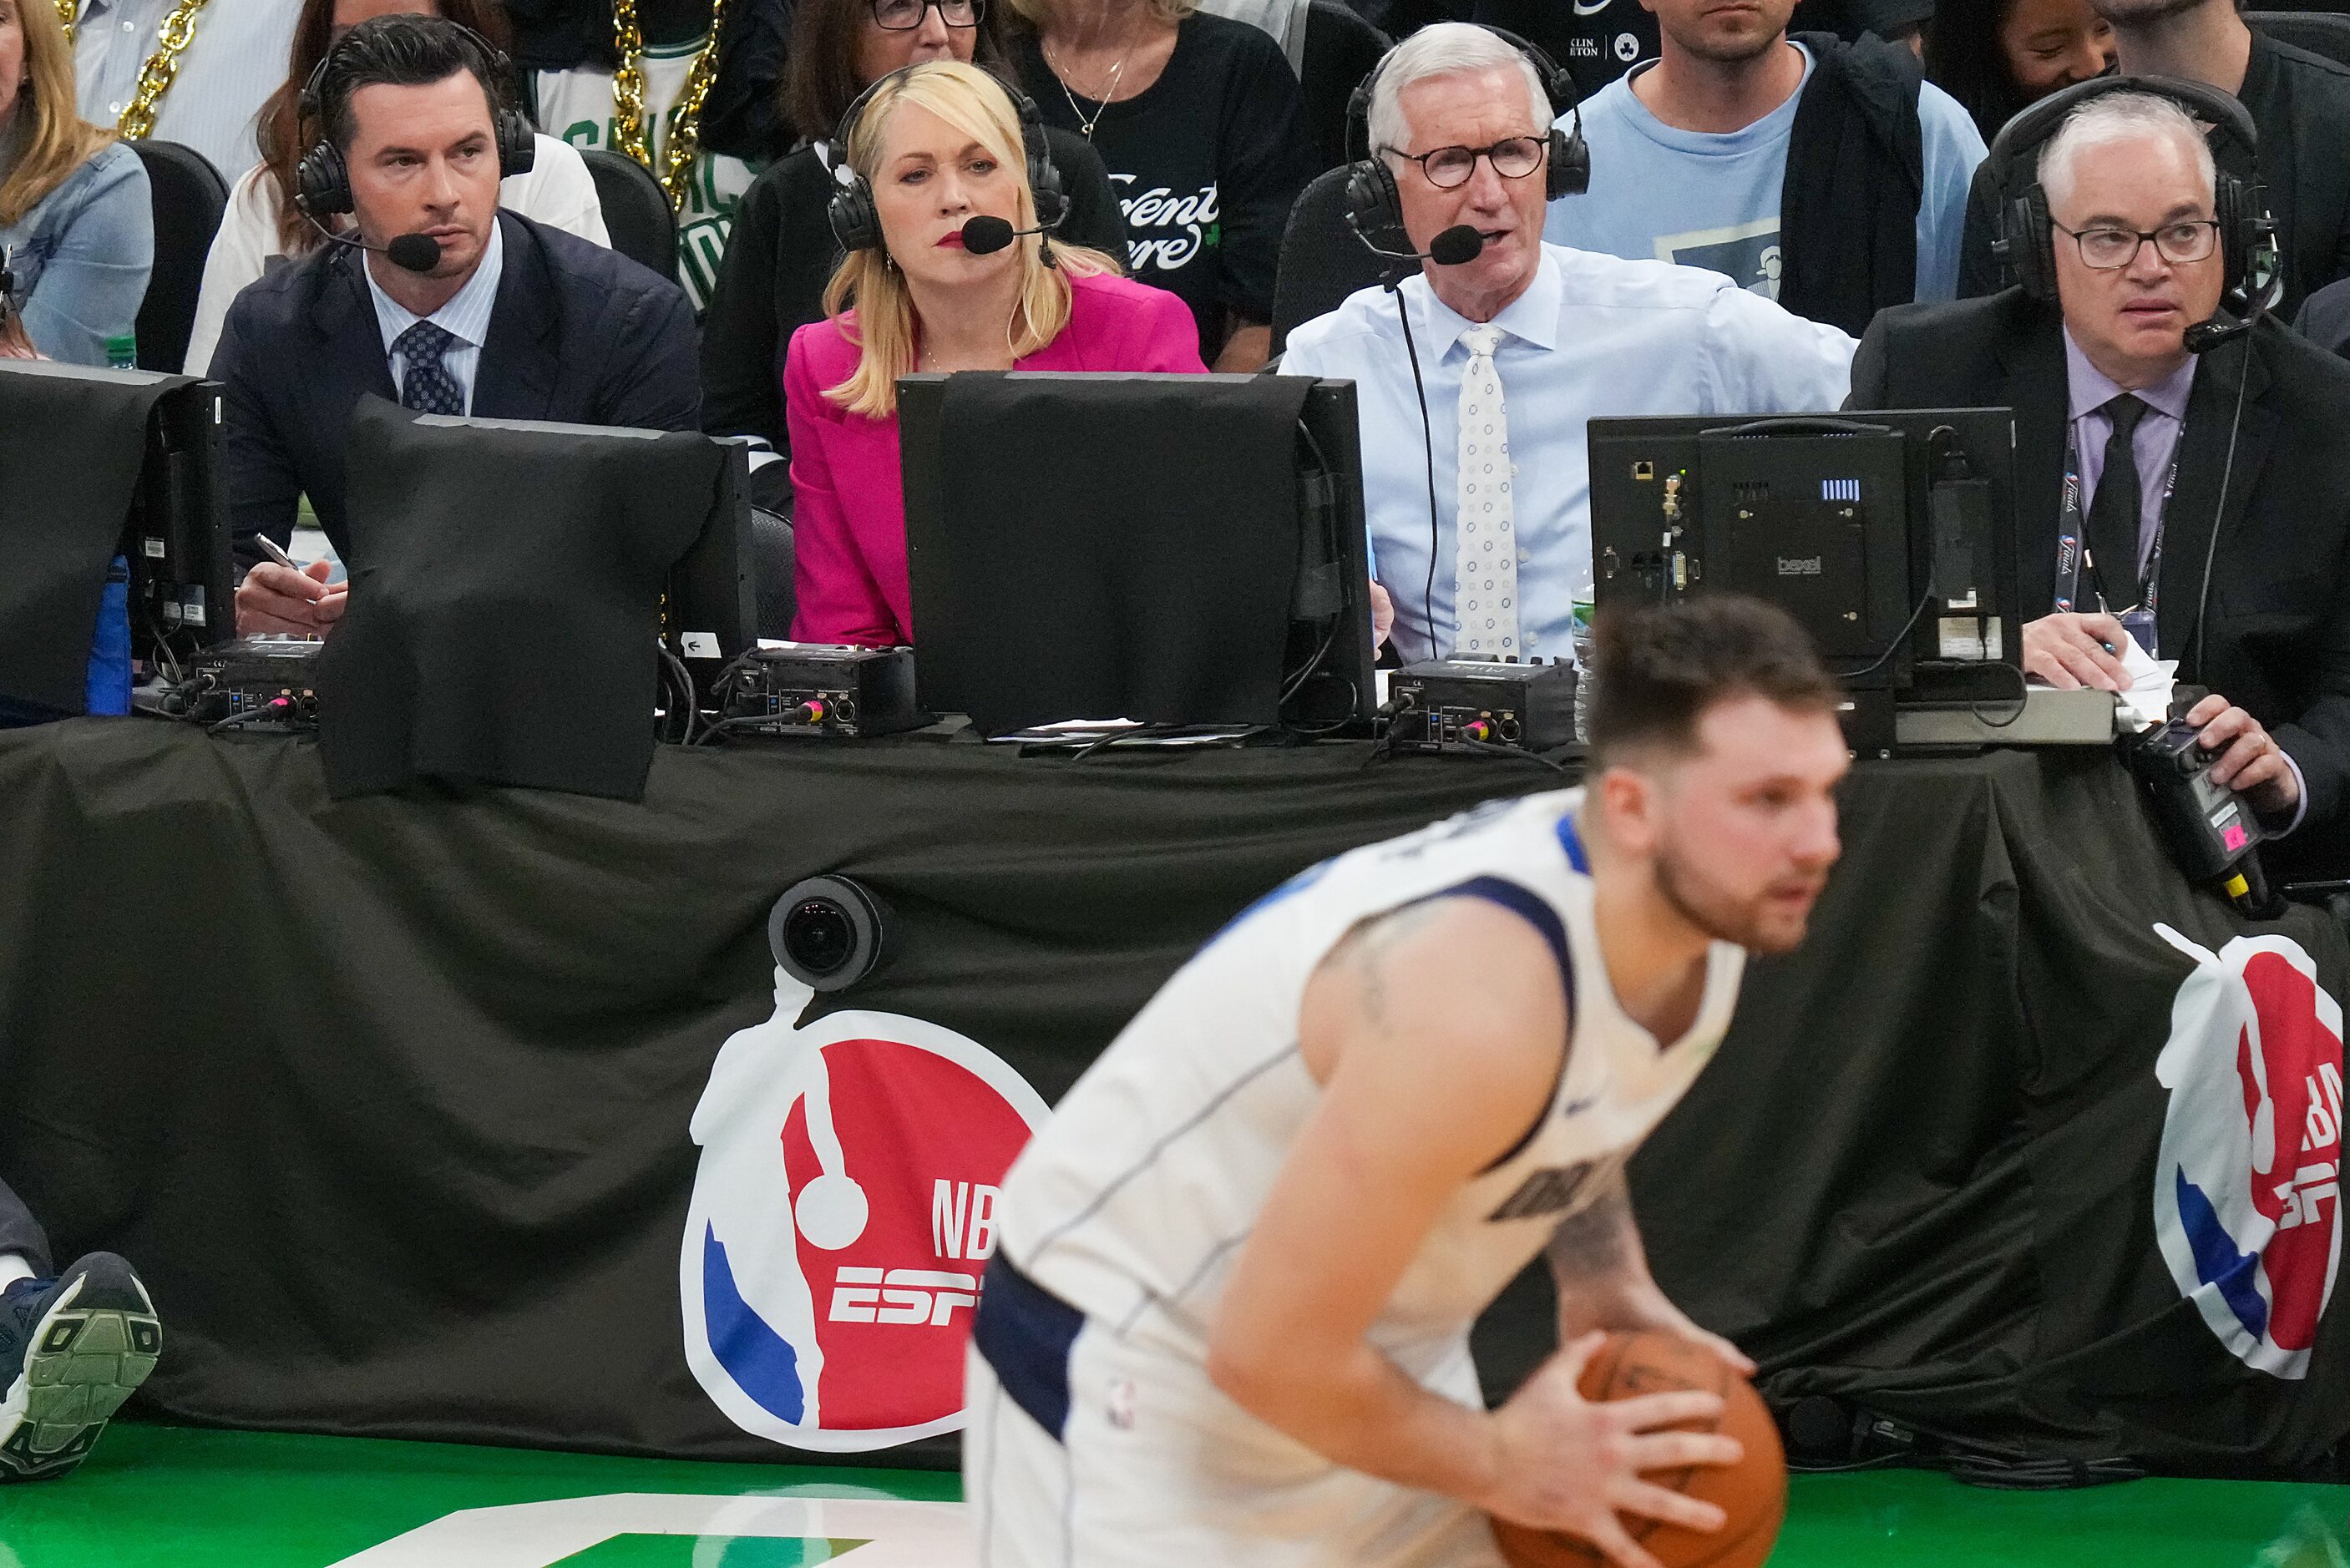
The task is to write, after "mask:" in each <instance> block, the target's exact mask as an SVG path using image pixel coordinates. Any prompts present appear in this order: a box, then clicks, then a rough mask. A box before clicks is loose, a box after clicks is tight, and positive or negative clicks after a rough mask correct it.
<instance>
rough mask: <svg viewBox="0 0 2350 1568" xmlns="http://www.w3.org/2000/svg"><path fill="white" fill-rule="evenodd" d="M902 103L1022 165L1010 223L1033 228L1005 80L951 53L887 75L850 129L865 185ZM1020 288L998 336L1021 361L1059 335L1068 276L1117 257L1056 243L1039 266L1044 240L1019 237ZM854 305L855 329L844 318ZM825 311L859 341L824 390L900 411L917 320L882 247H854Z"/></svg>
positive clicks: (1032, 203) (1109, 265)
mask: <svg viewBox="0 0 2350 1568" xmlns="http://www.w3.org/2000/svg"><path fill="white" fill-rule="evenodd" d="M901 103H910V104H916V105H919V106H920V107H921V108H923V109H928V110H930V111H931V113H932V114H935V115H937V116H938V117H939V118H940V119H942V120H945V121H946V122H947V123H948V124H949V125H951V126H952V127H954V128H955V129H956V130H959V131H961V132H962V133H963V134H964V135H965V136H968V137H970V138H971V139H972V140H973V141H976V142H978V143H979V144H980V145H981V146H982V147H984V148H985V149H987V151H989V152H990V153H991V154H993V156H994V158H995V160H996V161H997V162H999V163H1001V164H1002V165H1003V167H1005V168H1007V169H1016V170H1018V171H1020V173H1019V182H1018V190H1017V192H1016V194H1015V196H1014V214H1013V219H1012V226H1013V227H1014V228H1015V229H1027V228H1034V227H1035V223H1036V196H1035V192H1033V191H1031V190H1030V189H1029V188H1028V159H1027V154H1026V152H1025V151H1024V149H1023V148H1022V145H1021V140H1020V119H1019V115H1018V113H1017V112H1016V111H1015V110H1014V109H1013V107H1012V99H1011V98H1010V97H1009V96H1008V95H1007V94H1006V93H1005V92H1004V90H1003V83H1001V82H999V81H997V80H996V79H995V78H993V77H992V76H990V75H989V74H988V73H987V72H985V71H983V70H982V69H980V68H979V67H976V66H967V65H964V64H962V62H960V61H957V60H935V61H931V62H930V63H928V64H924V65H919V66H915V67H912V68H911V69H910V70H908V71H907V72H906V73H905V74H904V75H903V76H900V77H898V78H895V79H893V80H890V81H888V82H885V83H884V84H883V86H882V88H881V90H880V91H879V92H877V93H875V94H874V95H873V100H872V101H871V102H870V103H868V104H867V105H866V106H865V110H864V112H863V113H862V114H860V115H858V119H857V123H856V124H855V125H854V126H852V127H851V128H850V129H849V132H848V146H847V149H846V150H845V156H846V157H847V160H848V166H849V167H850V168H851V169H853V170H855V171H857V172H858V174H860V175H862V176H863V177H864V178H865V180H866V181H867V182H868V183H870V182H872V181H873V180H874V179H875V177H876V176H877V174H878V173H879V169H880V164H881V133H882V130H883V129H884V128H885V127H886V126H887V125H888V124H889V116H890V114H891V112H892V111H893V110H895V109H897V107H898V106H899V104H901ZM1015 244H1016V246H1017V254H1018V265H1019V267H1020V294H1019V298H1018V300H1017V302H1016V303H1015V304H1014V306H1013V311H1012V319H1011V321H1009V322H1008V323H1006V324H1005V327H1004V339H1005V343H1006V346H1007V347H1008V348H1011V350H1012V357H1013V358H1014V359H1024V358H1027V357H1028V356H1029V355H1031V354H1034V353H1035V352H1036V351H1037V350H1038V349H1040V348H1044V347H1045V345H1046V344H1047V343H1050V342H1051V341H1053V339H1054V338H1055V337H1059V336H1060V335H1061V333H1062V331H1063V330H1064V329H1065V328H1066V327H1067V326H1068V325H1069V300H1070V289H1069V279H1070V278H1071V277H1073V276H1074V277H1087V276H1093V275H1098V274H1102V273H1109V274H1115V273H1117V272H1118V263H1116V262H1115V261H1113V260H1111V259H1110V258H1109V257H1107V256H1106V255H1104V254H1101V253H1100V252H1099V251H1092V250H1087V249H1085V248H1084V247H1082V246H1078V245H1055V246H1054V247H1053V260H1054V263H1055V265H1051V266H1047V265H1045V247H1044V242H1043V238H1042V236H1040V235H1036V234H1024V235H1022V236H1021V237H1020V239H1019V240H1018V241H1016V242H1015ZM851 300H854V301H855V302H856V306H857V324H856V327H855V329H854V333H853V335H852V333H851V330H850V328H849V327H848V325H847V323H846V322H845V321H843V320H842V319H841V313H842V309H843V307H844V306H846V305H847V304H848V302H850V301H851ZM824 313H825V314H826V315H827V316H828V317H832V318H833V322H834V325H835V326H836V327H838V328H839V330H840V331H841V333H842V335H843V336H844V337H850V338H851V341H853V342H855V343H856V344H857V346H858V357H857V369H856V371H855V373H854V374H852V375H851V376H850V377H849V378H848V379H847V380H845V381H843V382H841V383H840V385H838V386H837V387H831V388H827V389H826V391H825V394H824V395H825V396H826V397H827V398H828V399H830V400H832V401H833V402H835V403H837V404H838V405H840V406H841V407H842V408H844V409H847V410H848V411H849V412H851V413H855V414H864V415H866V416H867V417H868V418H871V419H877V420H886V419H888V418H889V416H890V415H892V414H894V413H896V412H897V411H898V378H899V377H900V376H904V375H909V374H910V373H911V372H912V371H913V369H914V367H915V364H916V362H917V358H918V345H917V342H916V339H917V337H918V332H919V323H918V322H917V320H916V318H915V315H914V299H913V296H912V295H911V294H910V293H909V292H908V291H907V288H906V277H905V275H904V274H903V273H901V272H899V270H898V268H897V265H896V264H895V263H893V262H892V261H890V259H889V253H888V252H887V251H883V250H862V251H854V252H851V253H850V254H849V255H848V257H847V259H846V260H844V261H843V262H842V263H841V264H840V266H839V268H838V269H837V270H836V271H835V272H834V273H833V275H832V282H831V283H830V284H829V285H827V286H826V288H825V291H824Z"/></svg>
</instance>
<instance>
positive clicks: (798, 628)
mask: <svg viewBox="0 0 2350 1568" xmlns="http://www.w3.org/2000/svg"><path fill="white" fill-rule="evenodd" d="M1069 284H1070V287H1071V289H1072V291H1073V297H1072V298H1071V300H1070V304H1069V325H1068V326H1067V327H1065V328H1064V329H1063V330H1062V332H1061V335H1060V336H1059V337H1055V338H1054V339H1053V341H1051V342H1050V343H1047V344H1046V345H1045V347H1044V348H1040V349H1038V350H1037V351H1036V352H1035V353H1034V354H1031V355H1030V356H1028V358H1025V359H1023V360H1021V361H1020V363H1019V365H1018V367H1017V369H1023V370H1154V371H1172V372H1182V373H1187V374H1190V375H1195V376H1198V375H1205V374H1206V373H1207V367H1206V366H1204V365H1202V364H1201V362H1200V328H1199V324H1198V323H1197V322H1195V321H1194V320H1193V319H1192V317H1191V307H1190V306H1186V305H1185V304H1184V303H1183V302H1182V301H1181V300H1180V299H1178V298H1176V297H1175V296H1173V295H1171V294H1169V293H1167V292H1166V291H1165V290H1163V289H1157V288H1151V287H1149V286H1147V285H1144V284H1139V283H1133V282H1129V281H1128V280H1127V279H1125V278H1122V277H1073V278H1071V279H1070V280H1069ZM856 317H857V313H856V312H855V311H853V310H852V311H849V312H847V313H846V314H845V315H844V316H843V317H841V318H840V319H841V322H844V323H847V324H850V325H852V326H853V325H854V323H855V321H856ZM857 357H858V348H857V346H856V345H855V344H854V343H851V342H850V341H848V339H847V338H846V337H843V336H842V334H841V328H840V324H838V323H835V322H832V321H812V322H810V323H809V324H808V325H806V327H801V328H800V329H799V330H798V331H796V332H795V333H793V334H792V343H791V348H790V350H789V351H788V352H787V353H786V354H785V358H784V422H785V426H786V427H787V428H788V429H789V431H791V440H792V490H793V494H794V500H793V509H792V531H793V534H794V536H795V538H794V545H795V555H796V566H795V571H794V574H793V581H794V586H795V588H796V589H797V591H798V595H799V613H798V615H797V616H796V617H795V618H794V620H793V622H792V635H793V636H794V637H795V638H797V639H800V640H801V641H803V642H854V643H862V644H864V645H866V646H867V647H871V648H886V647H889V646H891V645H893V644H897V643H910V642H912V641H913V640H914V616H913V611H912V608H911V607H910V602H909V601H910V595H909V593H908V590H907V587H906V501H905V487H904V484H903V482H902V481H901V480H900V478H899V471H898V418H897V416H896V415H895V414H892V415H891V416H890V417H889V418H888V419H886V420H875V419H868V418H867V417H866V416H864V415H863V414H852V413H850V412H848V411H847V410H845V409H843V408H841V407H840V406H839V405H838V404H837V403H834V402H832V401H830V400H827V398H826V397H825V396H824V392H823V389H825V388H827V387H837V386H838V385H839V384H840V383H841V382H843V381H846V380H847V379H848V378H849V377H850V375H852V374H853V373H854V372H855V371H856V369H857Z"/></svg>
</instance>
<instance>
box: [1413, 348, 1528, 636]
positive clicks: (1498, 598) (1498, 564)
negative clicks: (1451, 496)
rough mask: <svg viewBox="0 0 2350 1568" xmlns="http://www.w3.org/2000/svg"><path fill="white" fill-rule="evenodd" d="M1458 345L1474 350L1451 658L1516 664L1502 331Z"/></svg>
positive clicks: (1467, 379) (1466, 399) (1468, 374)
mask: <svg viewBox="0 0 2350 1568" xmlns="http://www.w3.org/2000/svg"><path fill="white" fill-rule="evenodd" d="M1501 341H1502V329H1501V328H1500V327H1492V326H1486V327H1471V328H1470V329H1469V330H1468V331H1466V332H1464V333H1462V334H1461V342H1463V343H1466V344H1467V345H1468V346H1469V368H1468V369H1466V370H1464V371H1462V372H1461V439H1460V460H1461V462H1460V470H1459V473H1460V478H1459V483H1458V485H1457V487H1456V488H1457V490H1458V492H1459V504H1458V506H1457V508H1456V509H1455V512H1454V517H1455V523H1454V527H1453V541H1452V549H1453V559H1452V619H1453V624H1454V625H1455V626H1456V627H1458V628H1460V629H1459V633H1458V635H1457V636H1456V637H1455V638H1454V639H1453V645H1452V651H1453V653H1454V654H1455V655H1456V656H1465V657H1467V658H1471V659H1517V658H1522V657H1523V652H1524V649H1523V644H1522V643H1521V642H1520V641H1519V639H1518V541H1517V535H1516V534H1515V533H1514V532H1513V530H1512V528H1511V526H1510V523H1511V518H1510V420H1509V412H1508V410H1507V409H1506V408H1505V407H1504V405H1503V401H1502V378H1501V376H1500V374H1499V373H1498V372H1496V371H1495V370H1494V369H1493V350H1494V348H1497V347H1498V346H1499V345H1500V343H1501ZM1431 629H1433V628H1431Z"/></svg>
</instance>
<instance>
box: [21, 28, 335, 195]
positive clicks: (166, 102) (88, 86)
mask: <svg viewBox="0 0 2350 1568" xmlns="http://www.w3.org/2000/svg"><path fill="white" fill-rule="evenodd" d="M27 3H29V0H27ZM177 4H178V0H81V9H80V13H79V15H78V17H77V19H76V23H75V27H74V91H75V94H76V96H77V97H78V99H80V103H81V117H82V118H83V119H87V120H88V121H89V122H90V123H91V124H93V125H112V124H114V123H116V122H117V121H118V120H120V119H121V118H122V111H123V110H124V109H128V108H130V100H131V98H132V96H133V95H134V94H135V93H136V92H137V91H138V88H139V71H140V67H142V66H144V65H145V64H146V63H147V57H148V56H150V55H151V54H153V53H154V52H155V46H156V43H157V41H158V35H159V34H160V33H161V31H162V27H163V18H164V17H166V16H170V15H171V14H172V10H173V8H174V7H175V6H176V5H177ZM301 12H302V0H213V4H211V5H206V6H205V7H204V8H203V10H202V11H199V12H197V13H196V30H195V36H194V37H193V38H192V39H191V40H190V41H189V43H188V47H187V48H186V49H184V50H182V52H181V55H180V74H179V75H178V76H177V77H176V78H173V79H172V87H171V90H170V91H168V92H166V93H165V94H164V95H163V99H162V101H161V103H159V104H157V105H156V106H155V130H154V133H153V134H154V137H155V140H158V141H176V142H178V143H180V144H181V145H182V146H183V147H192V148H194V149H195V150H196V151H199V152H201V153H203V155H204V156H205V157H206V158H208V159H210V160H211V161H212V165H213V168H214V169H217V170H219V171H220V175H221V178H222V179H224V180H225V181H227V182H229V183H230V184H232V185H234V184H235V183H236V182H237V181H238V180H239V179H241V178H243V176H244V171H246V170H248V169H250V168H252V167H253V166H254V165H255V164H256V163H258V162H260V161H261V152H260V149H259V147H258V145H257V144H256V143H255V140H254V118H255V116H256V115H257V114H259V113H260V112H261V106H262V105H263V104H264V103H265V102H266V101H268V99H269V95H270V94H271V93H273V92H276V90H277V89H278V88H279V87H280V86H281V85H282V84H283V83H284V82H285V80H286V69H287V62H288V61H290V60H291V59H292V58H293V57H294V23H295V19H296V17H298V16H300V15H301Z"/></svg>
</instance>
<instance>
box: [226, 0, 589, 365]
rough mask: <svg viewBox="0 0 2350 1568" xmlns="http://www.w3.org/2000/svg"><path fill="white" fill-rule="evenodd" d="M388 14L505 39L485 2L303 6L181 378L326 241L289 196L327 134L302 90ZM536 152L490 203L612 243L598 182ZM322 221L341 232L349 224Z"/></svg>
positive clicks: (554, 154) (234, 195) (333, 0)
mask: <svg viewBox="0 0 2350 1568" xmlns="http://www.w3.org/2000/svg"><path fill="white" fill-rule="evenodd" d="M395 14H397V15H402V16H445V17H447V18H448V19H449V20H450V21H452V22H455V23H457V24H458V25H459V26H466V27H471V28H472V29H473V31H475V32H476V33H479V34H481V35H482V36H484V38H487V39H488V40H489V41H490V42H491V44H493V45H494V46H497V47H504V43H505V32H506V23H505V16H504V14H503V13H502V12H501V11H500V10H499V8H498V7H497V6H496V5H494V4H492V3H491V0H306V4H305V5H303V7H302V15H301V16H300V18H299V19H297V20H296V22H295V24H294V56H293V58H292V59H291V60H290V61H288V62H287V65H286V80H285V83H284V85H282V86H281V87H279V88H278V89H277V91H276V93H274V94H273V95H271V97H270V99H269V101H268V102H267V103H265V104H264V105H262V107H261V119H260V126H259V132H258V134H259V138H260V142H261V161H260V162H259V163H257V164H255V165H254V167H253V168H252V169H250V170H248V171H246V172H245V175H244V178H243V179H241V180H239V181H238V182H236V187H235V189H234V190H233V191H231V192H229V198H228V211H227V213H225V214H224V216H223V217H222V219H221V226H220V232H219V234H215V235H214V236H213V248H212V251H211V254H208V255H207V256H206V257H205V258H204V282H203V289H202V290H201V291H200V292H199V293H198V294H197V296H196V324H195V329H194V330H193V331H192V333H191V334H190V335H189V337H188V357H187V361H186V369H187V372H188V374H189V375H191V376H201V375H203V374H204V373H205V372H206V371H207V370H209V369H211V368H212V362H213V349H214V348H218V347H219V346H220V335H221V324H222V323H223V322H224V321H226V320H227V319H228V307H229V306H230V305H231V304H232V303H234V301H235V299H236V296H237V295H238V294H239V293H240V292H242V291H243V290H244V286H246V285H247V284H249V283H253V282H255V281H257V280H258V279H259V278H260V277H261V275H262V274H264V273H265V272H267V271H269V270H270V269H271V268H272V267H274V266H281V265H285V263H286V262H287V261H289V260H291V261H298V260H300V259H301V258H302V257H304V256H306V255H308V254H310V253H311V252H312V251H314V250H317V248H318V247H319V246H320V245H322V244H326V243H327V242H326V236H325V234H323V233H322V232H321V231H320V230H319V229H318V227H317V225H316V224H314V223H311V222H310V220H309V219H307V218H306V217H304V216H303V215H302V210H301V208H299V207H297V206H296V205H295V204H294V202H293V200H292V196H291V192H292V191H293V189H294V170H295V168H296V165H298V164H299V163H300V162H301V161H302V155H303V154H304V153H306V152H307V151H310V149H311V147H312V146H314V145H315V144H316V143H317V140H318V139H319V138H320V137H321V136H323V135H324V134H325V131H324V130H323V129H322V128H321V127H320V126H319V125H318V123H317V121H316V120H315V119H311V118H310V117H309V116H308V115H306V114H304V113H303V112H302V89H303V88H304V87H305V86H306V85H307V84H308V82H309V80H310V76H311V73H312V72H313V71H315V70H317V68H318V62H319V61H320V60H322V59H324V58H326V56H327V51H328V49H329V48H331V47H333V46H334V44H335V42H336V41H337V40H338V39H339V38H341V37H342V36H343V35H344V34H345V33H348V32H349V31H350V30H351V29H352V28H353V27H356V26H359V24H360V23H361V22H365V21H367V20H369V18H371V17H375V16H391V15H395ZM537 149H538V151H537V156H536V158H535V159H534V160H533V161H532V163H531V167H530V170H529V171H528V172H527V173H523V174H516V175H515V176H514V177H513V178H512V179H509V180H504V181H502V182H500V183H499V185H498V205H500V206H502V207H504V208H505V209H506V210H507V211H509V212H515V213H521V214H522V215H523V216H524V217H525V218H535V219H536V220H537V221H538V222H540V223H545V224H546V225H547V226H548V227H549V228H555V229H562V230H564V231H565V232H566V233H568V234H577V235H578V236H580V238H582V239H588V240H594V241H595V242H596V243H597V244H599V245H605V244H611V238H610V236H609V235H608V234H606V233H605V230H604V210H603V205H602V203H600V202H598V201H597V199H596V182H595V181H594V180H592V179H591V178H589V177H588V173H587V164H585V163H584V162H582V161H580V158H579V154H578V153H577V152H575V151H572V150H571V148H570V147H568V146H567V145H566V144H565V143H563V142H561V141H558V140H556V139H555V138H553V137H551V136H541V137H540V138H538V140H537ZM327 222H328V223H329V224H332V225H334V226H335V227H337V228H338V229H339V228H341V227H344V226H346V225H347V224H348V223H349V220H348V218H328V220H327Z"/></svg>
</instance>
